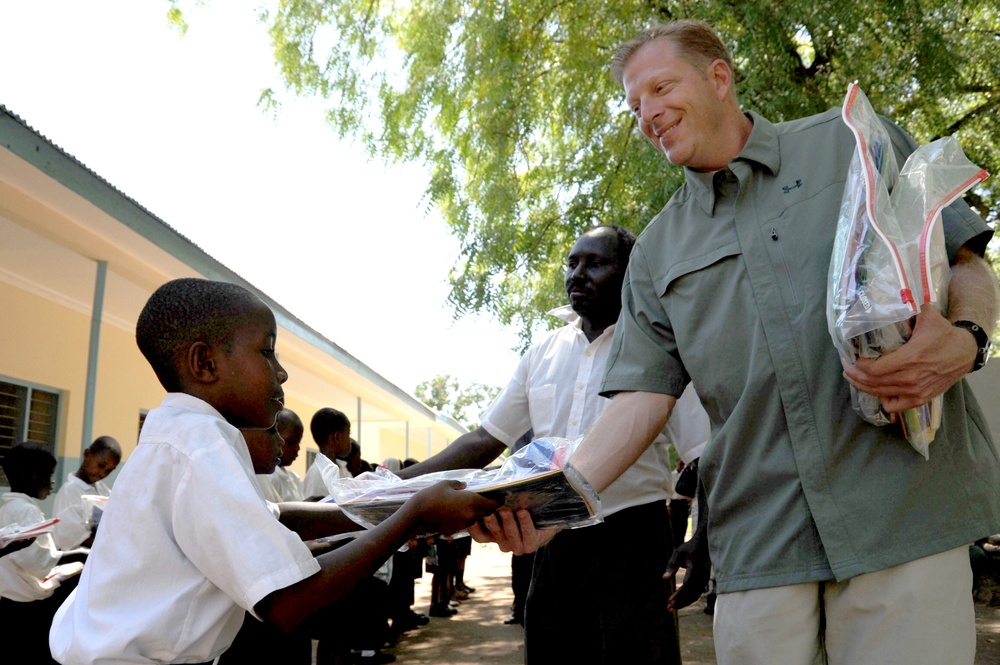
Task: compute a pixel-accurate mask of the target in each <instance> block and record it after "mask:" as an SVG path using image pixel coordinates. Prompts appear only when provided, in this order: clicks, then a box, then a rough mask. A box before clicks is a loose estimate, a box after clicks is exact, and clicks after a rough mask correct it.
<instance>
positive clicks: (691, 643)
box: [385, 543, 1000, 665]
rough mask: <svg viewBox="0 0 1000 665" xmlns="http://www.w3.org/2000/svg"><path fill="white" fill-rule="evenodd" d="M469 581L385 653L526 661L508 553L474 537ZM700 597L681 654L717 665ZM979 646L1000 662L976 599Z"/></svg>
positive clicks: (421, 599)
mask: <svg viewBox="0 0 1000 665" xmlns="http://www.w3.org/2000/svg"><path fill="white" fill-rule="evenodd" d="M465 578H466V583H467V584H468V585H469V586H471V587H473V588H475V589H476V592H475V593H474V594H472V595H471V596H469V599H468V600H466V601H465V602H463V603H462V604H461V605H460V606H459V608H458V610H459V611H458V614H456V615H455V616H453V617H451V618H450V619H431V622H430V624H428V625H427V626H424V627H423V628H418V629H417V630H414V631H411V632H408V633H405V634H404V635H403V637H402V638H401V639H400V640H399V642H398V643H397V645H396V646H395V648H392V649H386V650H385V652H386V653H391V654H394V655H395V656H396V659H397V660H396V662H398V663H407V664H410V663H412V664H414V665H418V664H427V665H431V664H434V665H479V664H484V663H485V664H491V665H521V664H522V663H524V647H523V645H522V639H523V636H524V632H523V630H522V628H521V627H520V626H516V625H515V626H506V625H504V623H503V621H504V619H506V618H507V617H508V616H509V615H510V604H511V602H512V600H513V594H512V593H511V590H510V555H509V554H503V553H502V552H500V551H499V550H497V549H496V548H495V547H492V546H485V545H480V544H478V543H473V545H472V556H470V557H469V558H468V560H467V563H466V576H465ZM430 580H431V578H430V575H424V577H423V578H422V579H421V580H418V581H417V586H416V596H417V602H416V604H415V605H414V609H415V610H416V611H418V612H424V613H426V612H427V610H428V605H429V600H428V599H429V596H430ZM703 610H704V603H703V602H698V603H695V604H694V605H692V606H691V607H686V608H684V609H683V610H681V612H680V615H679V617H678V619H679V622H680V637H681V657H682V659H683V662H684V665H715V663H716V660H715V648H714V646H713V644H712V617H711V616H708V615H706V614H705V613H704V611H703ZM976 628H977V636H978V651H977V653H976V665H997V664H998V663H1000V607H987V606H986V605H983V604H979V603H977V604H976Z"/></svg>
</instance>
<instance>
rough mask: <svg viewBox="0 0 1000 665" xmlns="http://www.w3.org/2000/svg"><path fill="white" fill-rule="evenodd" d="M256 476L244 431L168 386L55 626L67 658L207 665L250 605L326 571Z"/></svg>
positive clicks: (68, 664)
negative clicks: (278, 512)
mask: <svg viewBox="0 0 1000 665" xmlns="http://www.w3.org/2000/svg"><path fill="white" fill-rule="evenodd" d="M275 511H276V506H274V505H273V504H268V503H267V502H266V501H265V500H264V498H263V495H262V494H261V491H260V487H259V486H258V485H257V483H256V482H255V481H254V472H253V466H252V463H251V460H250V454H249V452H248V451H247V448H246V443H245V442H244V441H243V437H242V436H241V435H240V432H239V430H238V429H236V428H235V427H233V426H232V425H230V424H229V423H227V422H226V421H225V420H224V419H223V418H222V416H221V415H220V414H219V412H218V411H216V410H215V409H214V408H212V407H211V406H210V405H209V404H207V403H205V402H203V401H202V400H200V399H197V398H195V397H192V396H190V395H186V394H181V393H171V394H169V395H167V397H166V398H165V399H164V400H163V404H162V405H161V406H160V407H159V408H157V409H154V410H153V411H150V412H149V415H148V416H147V417H146V421H145V424H144V425H143V428H142V433H141V435H140V437H139V444H138V446H137V447H136V449H135V451H134V452H133V453H132V455H131V456H130V457H129V459H128V460H127V461H126V463H125V464H124V466H123V468H122V471H121V473H120V474H119V476H118V480H117V481H116V482H115V491H114V493H113V496H112V497H111V498H110V499H109V500H108V506H107V510H106V511H105V514H104V516H103V518H102V520H101V531H100V535H99V536H98V538H97V539H96V542H95V543H94V547H93V549H92V550H91V553H90V557H89V558H88V561H87V564H86V566H85V568H84V571H83V574H82V576H81V579H80V584H79V586H78V587H77V589H76V590H75V591H74V592H73V593H72V594H71V595H70V597H69V598H68V599H67V601H66V602H65V603H63V605H62V607H60V608H59V611H58V612H57V613H56V616H55V618H54V619H53V622H52V629H51V631H50V634H49V645H50V647H51V648H52V655H53V657H54V658H55V659H56V660H58V661H59V662H61V663H64V664H65V665H75V664H77V663H79V664H81V665H82V664H83V663H92V664H94V665H101V664H110V663H185V662H187V663H200V662H205V661H210V660H212V659H214V658H215V657H216V656H218V655H219V654H221V653H222V652H223V651H225V650H226V649H227V648H228V647H229V645H230V644H232V641H233V638H234V637H235V635H236V633H237V631H238V630H239V628H240V626H241V625H242V623H243V616H244V610H247V611H250V612H253V607H254V605H255V604H256V603H258V602H259V601H260V600H262V599H263V598H264V597H265V596H267V595H268V594H270V593H271V592H273V591H275V590H277V589H282V588H284V587H287V586H289V585H291V584H294V583H296V582H299V581H301V580H303V579H306V578H307V577H310V576H311V575H313V574H315V573H316V572H317V571H318V570H319V564H317V563H316V560H315V559H314V558H313V557H312V555H311V554H310V552H309V550H308V548H306V546H305V545H304V544H303V543H302V540H301V539H300V538H299V537H298V536H297V535H296V534H295V533H293V532H292V531H290V530H288V529H286V528H285V527H284V526H282V525H281V524H280V523H279V522H278V520H277V519H275V517H276V513H275Z"/></svg>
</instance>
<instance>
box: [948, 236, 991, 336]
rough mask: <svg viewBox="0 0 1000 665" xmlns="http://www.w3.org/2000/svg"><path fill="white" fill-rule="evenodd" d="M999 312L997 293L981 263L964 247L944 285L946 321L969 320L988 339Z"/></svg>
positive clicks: (988, 272) (981, 260)
mask: <svg viewBox="0 0 1000 665" xmlns="http://www.w3.org/2000/svg"><path fill="white" fill-rule="evenodd" d="M998 313H1000V290H998V288H997V280H996V276H995V275H994V274H993V270H992V268H990V266H989V264H987V263H986V261H985V260H983V259H982V258H980V257H979V256H978V255H977V254H975V253H974V252H972V251H971V250H969V249H966V248H965V247H963V248H961V249H959V250H958V254H957V255H956V256H955V263H954V265H952V267H951V282H950V283H949V286H948V320H949V321H963V320H964V321H972V322H973V323H977V324H979V325H980V326H981V327H982V328H983V330H985V331H986V332H987V333H988V334H989V335H990V336H992V335H993V331H994V330H995V329H996V324H997V316H998Z"/></svg>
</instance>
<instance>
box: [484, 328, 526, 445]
mask: <svg viewBox="0 0 1000 665" xmlns="http://www.w3.org/2000/svg"><path fill="white" fill-rule="evenodd" d="M533 355H534V347H532V348H531V349H528V351H527V352H526V353H525V354H524V355H523V356H521V360H520V362H518V364H517V369H516V370H514V375H513V376H512V377H511V378H510V381H509V382H508V383H507V385H506V386H505V387H504V389H503V390H501V391H500V394H499V395H497V396H496V399H494V400H493V401H492V402H491V403H490V405H489V406H488V407H487V408H486V411H484V412H483V414H482V416H480V418H479V424H480V425H481V426H482V428H483V429H485V430H486V431H487V432H489V433H490V435H491V436H494V437H496V438H497V439H499V440H500V441H502V442H503V443H504V444H505V445H506V446H507V447H508V448H509V447H510V446H512V445H514V444H515V443H517V440H518V439H520V438H521V437H522V436H524V433H525V432H527V431H528V430H529V429H531V409H530V407H529V403H528V376H529V370H530V367H531V362H532V357H533Z"/></svg>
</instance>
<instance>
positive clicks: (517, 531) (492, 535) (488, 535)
mask: <svg viewBox="0 0 1000 665" xmlns="http://www.w3.org/2000/svg"><path fill="white" fill-rule="evenodd" d="M498 516H499V517H498ZM559 531H560V529H557V528H549V529H536V528H535V523H534V522H533V521H532V520H531V514H530V513H529V512H528V511H527V510H524V509H523V508H521V509H519V510H518V511H517V514H516V515H515V514H514V513H513V512H511V511H510V510H508V509H507V508H503V509H501V510H499V511H497V512H495V513H494V514H492V515H489V516H488V517H486V518H484V519H482V520H480V521H479V522H477V523H476V524H473V525H472V526H470V527H469V535H470V536H472V538H473V539H474V540H475V541H476V542H477V543H496V544H497V547H499V548H500V551H501V552H512V553H513V554H516V555H518V556H520V555H522V554H529V553H531V552H534V551H535V550H537V549H538V548H540V547H542V546H543V545H545V544H546V543H548V542H549V541H550V540H552V539H553V538H554V537H555V535H556V534H557V533H559Z"/></svg>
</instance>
